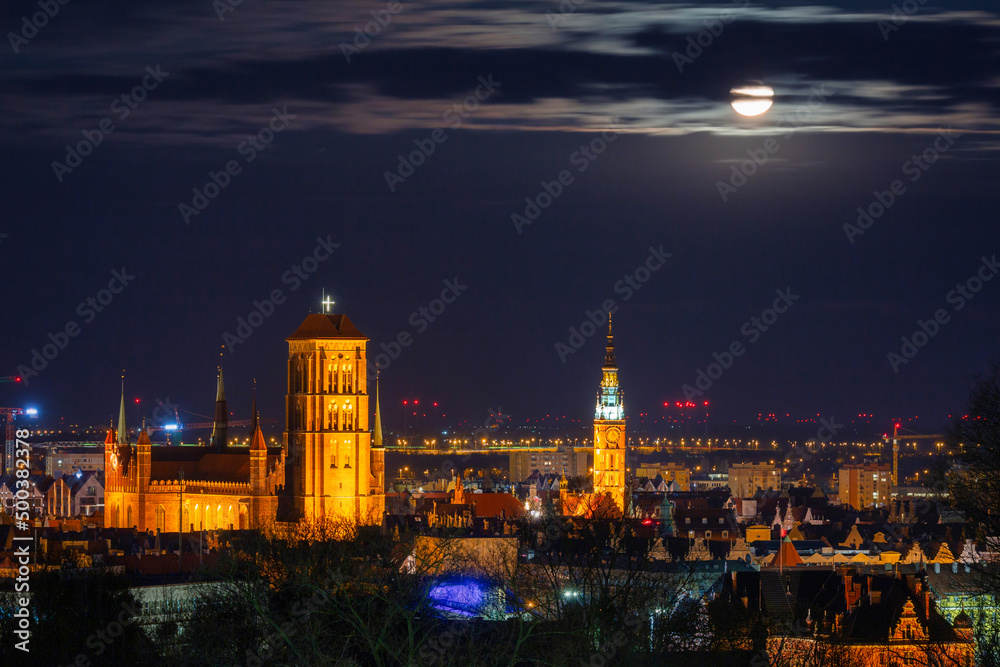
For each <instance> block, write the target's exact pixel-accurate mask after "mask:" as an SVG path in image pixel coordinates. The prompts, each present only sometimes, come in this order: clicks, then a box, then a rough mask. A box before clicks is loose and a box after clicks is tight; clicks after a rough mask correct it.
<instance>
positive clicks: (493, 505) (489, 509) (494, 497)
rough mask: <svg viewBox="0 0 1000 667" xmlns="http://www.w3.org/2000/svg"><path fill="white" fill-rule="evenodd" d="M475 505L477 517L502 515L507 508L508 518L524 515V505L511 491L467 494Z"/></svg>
mask: <svg viewBox="0 0 1000 667" xmlns="http://www.w3.org/2000/svg"><path fill="white" fill-rule="evenodd" d="M467 498H468V500H470V501H471V502H472V504H473V505H475V508H476V516H477V517H495V516H500V511H501V510H506V516H507V518H508V519H513V518H515V517H520V516H524V505H522V504H521V503H520V502H518V500H517V498H515V497H514V496H512V495H510V494H509V493H472V494H469V495H468V496H467Z"/></svg>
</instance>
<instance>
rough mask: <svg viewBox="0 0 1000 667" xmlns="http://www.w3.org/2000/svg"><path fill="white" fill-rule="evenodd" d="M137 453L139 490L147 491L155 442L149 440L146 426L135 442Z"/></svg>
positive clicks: (141, 491)
mask: <svg viewBox="0 0 1000 667" xmlns="http://www.w3.org/2000/svg"><path fill="white" fill-rule="evenodd" d="M135 453H136V481H137V485H138V490H139V492H140V493H145V492H146V491H147V490H148V489H149V475H150V472H151V469H152V464H153V443H152V442H150V440H149V434H148V433H147V432H146V428H145V426H143V429H142V431H140V433H139V440H138V442H136V444H135Z"/></svg>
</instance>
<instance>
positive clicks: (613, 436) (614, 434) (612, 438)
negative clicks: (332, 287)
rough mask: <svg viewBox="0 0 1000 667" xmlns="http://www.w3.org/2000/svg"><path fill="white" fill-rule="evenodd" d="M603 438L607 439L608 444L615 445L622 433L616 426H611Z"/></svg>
mask: <svg viewBox="0 0 1000 667" xmlns="http://www.w3.org/2000/svg"><path fill="white" fill-rule="evenodd" d="M604 437H605V438H606V439H607V441H608V444H611V445H617V444H618V441H619V440H621V438H622V432H621V430H620V429H619V428H618V427H617V426H612V427H611V428H609V429H608V432H607V434H606V435H605V436H604Z"/></svg>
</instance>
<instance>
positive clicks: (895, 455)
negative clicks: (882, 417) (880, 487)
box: [882, 423, 944, 486]
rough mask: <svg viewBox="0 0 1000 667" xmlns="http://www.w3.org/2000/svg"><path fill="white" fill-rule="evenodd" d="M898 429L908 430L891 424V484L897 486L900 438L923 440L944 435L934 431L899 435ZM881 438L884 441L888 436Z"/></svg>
mask: <svg viewBox="0 0 1000 667" xmlns="http://www.w3.org/2000/svg"><path fill="white" fill-rule="evenodd" d="M900 430H903V431H909V429H905V428H903V427H902V426H900V425H899V424H898V423H897V424H893V427H892V485H893V486H899V441H900V440H924V439H931V438H943V437H944V436H943V435H941V434H940V433H934V434H931V435H921V434H918V433H915V432H914V431H909V432H910V433H913V435H904V436H900V435H899V431H900ZM882 439H883V440H886V441H888V440H889V438H882Z"/></svg>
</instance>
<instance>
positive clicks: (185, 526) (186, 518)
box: [181, 505, 194, 530]
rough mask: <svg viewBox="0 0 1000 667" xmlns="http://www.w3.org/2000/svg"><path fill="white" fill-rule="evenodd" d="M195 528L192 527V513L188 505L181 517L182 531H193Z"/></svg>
mask: <svg viewBox="0 0 1000 667" xmlns="http://www.w3.org/2000/svg"><path fill="white" fill-rule="evenodd" d="M193 528H194V526H192V525H191V511H190V509H189V508H188V506H187V505H185V506H184V512H183V515H182V517H181V530H192V529H193Z"/></svg>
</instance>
